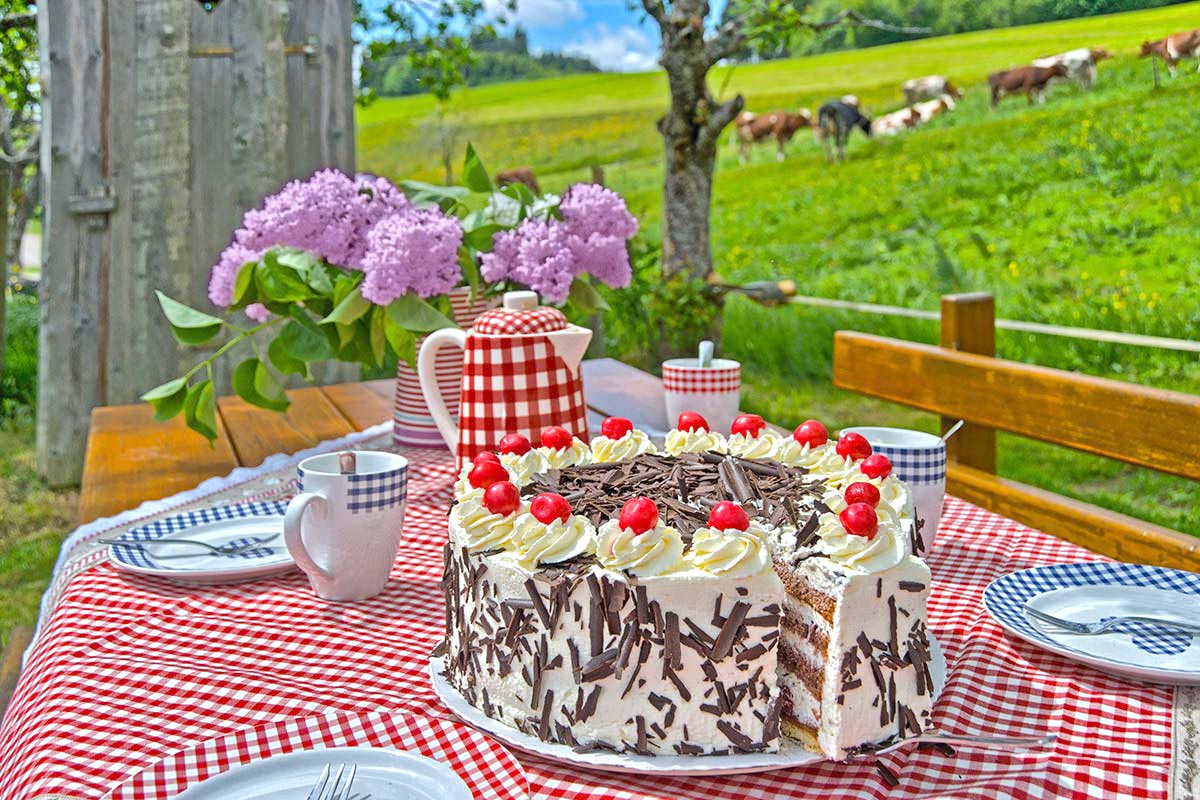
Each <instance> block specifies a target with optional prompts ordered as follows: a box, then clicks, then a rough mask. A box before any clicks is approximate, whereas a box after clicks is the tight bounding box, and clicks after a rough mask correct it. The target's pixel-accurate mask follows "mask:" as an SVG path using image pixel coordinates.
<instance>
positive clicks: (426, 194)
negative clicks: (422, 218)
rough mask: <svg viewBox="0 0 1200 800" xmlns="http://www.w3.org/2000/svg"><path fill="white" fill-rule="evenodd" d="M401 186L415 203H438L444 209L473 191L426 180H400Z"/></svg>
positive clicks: (420, 205) (424, 204)
mask: <svg viewBox="0 0 1200 800" xmlns="http://www.w3.org/2000/svg"><path fill="white" fill-rule="evenodd" d="M400 188H401V189H402V190H403V191H404V194H406V195H407V196H408V199H409V200H411V201H412V203H413V205H415V206H418V207H424V206H431V205H436V206H439V207H441V209H442V210H443V211H444V210H446V209H447V208H450V207H451V206H454V205H456V204H457V203H458V202H459V201H460V200H462V199H463V198H464V197H466V196H467V195H469V194H470V193H471V191H470V190H469V189H467V188H466V187H463V186H437V185H435V184H432V183H425V182H424V181H400Z"/></svg>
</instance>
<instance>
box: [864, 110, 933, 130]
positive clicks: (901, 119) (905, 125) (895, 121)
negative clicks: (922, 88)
mask: <svg viewBox="0 0 1200 800" xmlns="http://www.w3.org/2000/svg"><path fill="white" fill-rule="evenodd" d="M919 124H921V114H920V112H918V111H917V110H916V109H914V108H912V107H911V106H906V107H905V108H902V109H900V110H899V111H893V112H892V113H890V114H884V115H883V116H882V117H876V118H875V121H874V122H872V123H871V132H872V133H873V134H874V135H876V136H895V135H896V134H897V133H900V132H901V131H904V130H908V129H909V128H915V127H917V125H919Z"/></svg>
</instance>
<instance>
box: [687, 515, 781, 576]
mask: <svg viewBox="0 0 1200 800" xmlns="http://www.w3.org/2000/svg"><path fill="white" fill-rule="evenodd" d="M773 538H774V537H773V536H772V534H771V533H770V532H769V531H768V530H766V529H765V528H764V527H763V526H762V525H760V524H758V523H756V522H753V521H751V520H750V518H749V516H748V515H747V514H746V512H745V510H743V509H742V508H741V506H738V505H737V504H736V503H731V502H722V503H718V504H717V505H716V506H715V507H714V508H713V510H712V512H711V513H710V514H709V524H708V526H707V527H704V528H698V529H697V530H696V532H695V533H693V534H692V546H691V548H690V549H689V550H688V555H687V558H688V562H689V563H690V564H692V565H693V566H695V567H697V568H698V569H701V570H703V571H705V572H708V573H711V574H713V575H720V576H723V577H726V578H749V577H750V576H752V575H758V574H759V573H761V572H763V571H765V570H766V569H768V568H769V567H770V566H771V549H772V545H771V542H772V540H773Z"/></svg>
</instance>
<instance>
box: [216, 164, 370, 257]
mask: <svg viewBox="0 0 1200 800" xmlns="http://www.w3.org/2000/svg"><path fill="white" fill-rule="evenodd" d="M365 205H366V200H365V195H360V194H359V191H358V187H357V186H356V185H355V182H354V181H353V180H352V179H351V178H350V177H349V176H347V175H345V174H343V173H341V172H338V171H337V170H334V169H325V170H321V171H320V172H318V173H316V174H315V175H313V176H312V177H311V178H309V179H308V180H305V181H291V182H290V183H288V184H287V185H286V186H284V187H283V188H282V189H280V190H279V191H278V192H277V193H275V194H273V195H271V196H270V197H268V198H266V200H264V201H263V205H262V208H256V209H251V210H250V211H247V212H246V215H245V217H244V218H243V219H242V228H241V230H239V231H238V232H237V233H236V234H235V236H234V240H235V241H236V242H237V243H238V244H240V245H242V246H243V247H246V248H247V249H250V250H259V251H262V250H266V249H268V248H271V247H275V246H277V245H286V246H289V247H298V248H301V249H303V250H309V251H311V252H313V253H315V254H316V255H318V256H320V257H321V258H323V259H324V260H325V261H328V262H329V263H330V264H336V265H337V266H339V267H350V268H357V267H358V266H359V264H360V263H361V261H362V256H363V252H362V251H363V242H362V233H363V218H364V208H365Z"/></svg>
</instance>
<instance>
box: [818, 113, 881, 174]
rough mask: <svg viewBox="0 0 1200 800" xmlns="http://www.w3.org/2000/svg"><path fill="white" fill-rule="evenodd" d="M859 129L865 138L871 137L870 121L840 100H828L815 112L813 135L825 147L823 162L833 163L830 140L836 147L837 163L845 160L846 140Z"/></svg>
mask: <svg viewBox="0 0 1200 800" xmlns="http://www.w3.org/2000/svg"><path fill="white" fill-rule="evenodd" d="M855 128H859V129H860V130H862V132H863V133H865V134H866V135H867V136H870V135H871V120H870V119H868V118H867V117H864V116H863V115H862V114H861V113H860V112H859V110H858V109H857V108H855V107H854V106H852V105H850V104H849V103H845V102H843V101H841V100H830V101H829V102H828V103H825V104H824V105H823V106H821V108H820V110H819V111H817V127H816V128H815V129H814V131H813V132H814V133H815V134H816V136H817V138H818V139H820V140H821V141H822V142H823V143H824V145H825V160H826V161H829V162H832V161H833V152H832V150H831V147H832V145H831V143H830V141H829V140H830V139H831V138H832V139H833V144H836V145H837V158H838V161H845V160H846V140H847V139H849V138H850V133H851V132H852V131H853V130H854V129H855Z"/></svg>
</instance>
